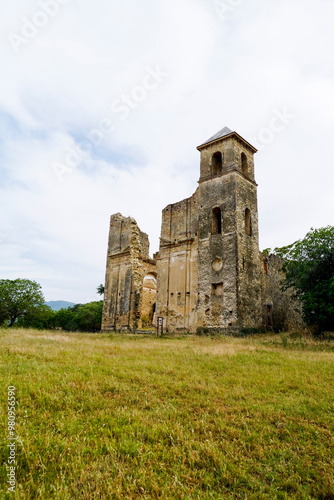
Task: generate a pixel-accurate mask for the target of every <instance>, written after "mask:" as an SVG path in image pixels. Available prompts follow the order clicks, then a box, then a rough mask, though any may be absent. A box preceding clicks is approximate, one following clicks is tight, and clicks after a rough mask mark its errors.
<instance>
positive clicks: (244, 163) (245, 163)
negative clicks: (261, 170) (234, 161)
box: [241, 153, 248, 175]
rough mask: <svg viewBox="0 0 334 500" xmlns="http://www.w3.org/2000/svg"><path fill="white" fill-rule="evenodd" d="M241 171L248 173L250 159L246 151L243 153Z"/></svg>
mask: <svg viewBox="0 0 334 500" xmlns="http://www.w3.org/2000/svg"><path fill="white" fill-rule="evenodd" d="M241 171H242V173H243V174H244V175H248V161H247V156H246V155H245V153H241Z"/></svg>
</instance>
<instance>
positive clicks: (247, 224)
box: [245, 208, 252, 236]
mask: <svg viewBox="0 0 334 500" xmlns="http://www.w3.org/2000/svg"><path fill="white" fill-rule="evenodd" d="M245 233H246V234H247V235H248V236H252V220H251V213H250V210H249V208H246V210H245Z"/></svg>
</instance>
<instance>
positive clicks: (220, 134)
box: [197, 127, 257, 152]
mask: <svg viewBox="0 0 334 500" xmlns="http://www.w3.org/2000/svg"><path fill="white" fill-rule="evenodd" d="M230 135H236V136H237V137H238V138H239V139H240V140H241V141H242V142H244V143H246V144H247V145H248V146H249V147H250V148H251V149H252V150H253V151H254V152H256V151H257V149H256V148H254V146H252V145H251V144H250V143H249V142H247V141H246V140H245V139H244V138H243V137H241V135H239V134H238V133H237V132H233V130H231V129H230V128H228V127H224V128H222V129H221V130H219V132H217V133H216V134H215V135H213V136H212V137H210V139H208V140H207V141H205V142H203V144H201V145H200V146H198V148H197V149H202V147H203V146H207V145H208V144H210V143H211V142H215V141H218V140H219V139H222V138H223V137H228V136H230Z"/></svg>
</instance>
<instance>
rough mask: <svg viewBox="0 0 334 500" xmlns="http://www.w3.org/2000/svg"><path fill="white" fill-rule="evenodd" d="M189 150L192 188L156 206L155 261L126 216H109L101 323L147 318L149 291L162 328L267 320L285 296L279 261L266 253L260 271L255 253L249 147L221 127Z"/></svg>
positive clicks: (131, 324) (122, 325) (200, 328)
mask: <svg viewBox="0 0 334 500" xmlns="http://www.w3.org/2000/svg"><path fill="white" fill-rule="evenodd" d="M197 149H198V150H199V152H200V155H201V161H200V178H199V182H198V184H199V185H198V188H197V190H196V192H195V193H194V194H193V195H192V196H191V197H190V198H187V199H185V200H183V201H181V202H179V203H174V204H172V205H168V206H167V207H166V208H165V209H164V210H163V212H162V226H161V238H160V249H159V252H158V254H157V255H156V256H155V259H154V260H151V259H150V258H149V255H148V238H147V235H145V234H144V233H142V232H141V231H140V230H139V228H138V226H137V224H136V223H135V221H134V219H130V218H124V217H122V216H121V215H120V214H116V215H114V216H112V217H111V226H110V236H109V248H108V259H107V273H106V286H105V303H104V314H103V324H102V328H103V329H117V330H120V329H136V328H138V327H141V326H143V325H144V324H147V322H148V323H150V322H151V319H152V315H153V306H152V301H153V300H154V301H155V294H157V295H156V316H158V317H162V318H163V321H164V330H165V331H166V332H197V333H209V332H212V333H215V332H231V333H233V332H237V331H240V330H242V329H252V328H259V327H261V328H263V327H265V326H266V327H267V328H272V326H273V322H274V316H275V304H274V302H275V301H276V302H277V303H278V305H279V307H281V306H282V304H283V302H284V300H285V301H288V300H289V299H288V298H287V296H285V299H284V300H283V298H282V292H281V290H280V279H281V273H280V271H279V269H280V264H279V263H278V262H273V261H272V262H271V265H270V273H269V272H268V262H269V261H268V262H267V264H266V261H265V260H264V257H263V256H262V254H260V252H259V232H258V210H257V184H256V181H255V175H254V154H255V153H256V149H255V148H254V147H253V146H252V145H251V144H249V143H248V142H247V141H246V140H245V139H243V138H242V137H241V136H240V135H239V134H237V133H236V132H232V131H231V130H230V129H228V128H227V127H225V128H224V129H222V130H221V131H219V132H218V133H217V134H216V135H215V136H213V137H211V138H210V139H209V140H208V141H206V142H205V143H204V144H202V145H201V146H199V147H198V148H197ZM266 266H267V267H266ZM274 270H275V272H274ZM147 276H151V277H152V278H153V279H152V278H149V277H147ZM145 277H146V278H145ZM155 277H157V288H156V290H154V283H155V281H154V280H155ZM145 283H146V284H147V285H149V286H145ZM148 289H149V291H148ZM286 303H287V302H285V306H286ZM286 310H287V309H286ZM291 311H292V310H291ZM297 316H298V314H297V315H296V316H294V315H293V314H291V318H294V319H295V317H297ZM294 319H291V322H292V321H294ZM286 321H288V320H287V319H286Z"/></svg>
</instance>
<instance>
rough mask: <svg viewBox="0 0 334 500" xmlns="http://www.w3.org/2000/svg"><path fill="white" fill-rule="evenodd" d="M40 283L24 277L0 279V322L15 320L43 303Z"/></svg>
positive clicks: (12, 323)
mask: <svg viewBox="0 0 334 500" xmlns="http://www.w3.org/2000/svg"><path fill="white" fill-rule="evenodd" d="M44 302H45V300H44V297H43V294H42V288H41V285H39V284H38V283H36V281H30V280H25V279H16V280H0V323H1V324H2V323H3V322H4V321H8V322H9V326H10V327H12V326H13V325H14V323H15V321H16V320H17V319H18V318H20V317H22V316H25V315H26V314H31V313H32V312H33V310H34V309H35V308H36V307H40V306H42V305H43V304H44Z"/></svg>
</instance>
